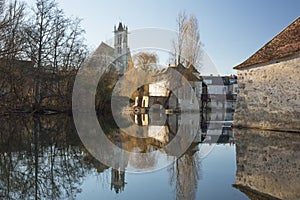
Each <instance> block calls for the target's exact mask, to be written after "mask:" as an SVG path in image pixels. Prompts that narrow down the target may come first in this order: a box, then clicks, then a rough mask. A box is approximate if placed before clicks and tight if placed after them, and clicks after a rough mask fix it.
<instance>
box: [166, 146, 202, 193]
mask: <svg viewBox="0 0 300 200" xmlns="http://www.w3.org/2000/svg"><path fill="white" fill-rule="evenodd" d="M199 171H200V162H199V160H198V157H197V154H194V153H193V151H192V150H188V151H187V152H186V153H185V154H184V155H183V156H182V157H181V158H180V159H178V160H177V161H176V163H175V164H174V165H172V166H171V167H170V168H169V172H170V184H174V185H175V190H176V199H196V191H197V183H198V180H199V178H200V174H199Z"/></svg>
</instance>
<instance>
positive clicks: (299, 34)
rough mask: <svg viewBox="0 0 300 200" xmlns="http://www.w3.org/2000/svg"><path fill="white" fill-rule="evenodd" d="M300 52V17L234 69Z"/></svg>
mask: <svg viewBox="0 0 300 200" xmlns="http://www.w3.org/2000/svg"><path fill="white" fill-rule="evenodd" d="M298 53H300V17H298V18H297V19H296V20H295V21H294V22H292V23H291V24H290V25H289V26H288V27H286V28H285V29H284V30H283V31H281V32H280V33H279V34H278V35H277V36H275V37H274V38H273V39H272V40H271V41H270V42H268V43H267V44H266V45H265V46H263V47H262V48H261V49H259V50H258V51H257V52H256V53H255V54H253V55H252V56H251V57H250V58H248V59H247V60H246V61H244V62H243V63H241V64H239V65H237V66H235V67H234V68H233V69H242V68H245V67H249V66H252V65H256V64H261V63H266V62H269V61H272V60H277V59H281V58H284V57H289V56H293V55H296V54H298Z"/></svg>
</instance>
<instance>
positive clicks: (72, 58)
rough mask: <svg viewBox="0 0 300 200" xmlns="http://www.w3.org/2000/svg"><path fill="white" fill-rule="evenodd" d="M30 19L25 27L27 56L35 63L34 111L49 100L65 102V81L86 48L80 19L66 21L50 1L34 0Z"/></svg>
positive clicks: (66, 88) (76, 68)
mask: <svg viewBox="0 0 300 200" xmlns="http://www.w3.org/2000/svg"><path fill="white" fill-rule="evenodd" d="M31 18H32V19H33V20H32V21H31V22H30V23H29V24H28V25H27V27H26V39H27V56H28V57H29V58H30V59H31V60H32V61H33V62H34V63H35V69H36V70H35V76H34V80H35V87H34V102H35V103H34V109H35V110H37V111H38V110H40V109H41V108H40V107H41V105H42V103H45V104H48V103H49V104H50V102H53V98H55V99H56V100H55V101H56V104H58V105H59V103H58V102H57V101H58V100H57V99H61V100H62V101H64V102H66V101H65V100H67V99H66V98H69V97H70V95H67V93H70V92H71V90H69V89H70V88H68V86H70V84H69V83H68V80H71V79H73V78H74V75H75V71H76V70H78V68H79V67H80V65H81V63H82V62H83V61H84V59H85V57H86V56H87V47H86V45H85V44H84V41H85V40H84V38H83V33H84V31H83V29H82V28H81V27H80V20H79V19H71V18H67V17H66V16H65V15H64V13H63V11H62V10H61V9H59V8H58V6H57V4H56V3H55V1H54V0H36V7H35V8H34V16H32V17H31ZM51 74H52V75H51ZM65 80H67V81H65ZM61 82H63V83H61ZM46 99H48V101H45V100H46ZM69 100H70V99H69ZM47 102H48V103H47ZM52 106H53V105H52Z"/></svg>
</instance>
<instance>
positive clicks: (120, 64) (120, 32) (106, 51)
mask: <svg viewBox="0 0 300 200" xmlns="http://www.w3.org/2000/svg"><path fill="white" fill-rule="evenodd" d="M93 56H94V59H97V60H96V61H97V66H92V67H98V68H100V70H102V69H105V68H106V67H107V66H114V68H115V69H116V71H117V72H118V73H119V75H120V76H122V75H123V74H124V73H125V72H126V70H127V69H128V67H129V65H130V61H131V56H130V49H129V46H128V27H127V26H125V25H123V24H122V23H121V22H120V23H119V25H118V27H116V26H114V47H112V46H110V45H108V44H106V43H104V42H101V44H100V45H99V47H98V48H97V49H96V51H95V52H94V54H93ZM95 56H96V57H97V58H95Z"/></svg>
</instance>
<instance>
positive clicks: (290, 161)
mask: <svg viewBox="0 0 300 200" xmlns="http://www.w3.org/2000/svg"><path fill="white" fill-rule="evenodd" d="M234 132H235V142H236V164H237V171H236V185H235V186H236V187H237V188H238V189H240V190H241V191H242V192H244V193H245V194H246V195H248V196H249V197H250V198H251V196H252V197H255V196H260V197H264V196H267V197H269V198H253V199H290V200H293V199H294V200H296V199H300V193H299V191H300V181H299V177H300V171H299V168H300V151H299V146H300V135H299V134H293V133H286V132H276V131H262V130H258V129H240V130H239V129H234ZM270 197H271V198H270Z"/></svg>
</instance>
